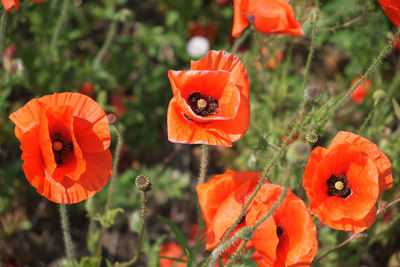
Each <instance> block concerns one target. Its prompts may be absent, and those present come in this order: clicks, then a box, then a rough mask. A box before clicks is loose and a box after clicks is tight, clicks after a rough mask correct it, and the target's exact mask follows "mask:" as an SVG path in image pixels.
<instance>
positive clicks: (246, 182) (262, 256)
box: [197, 171, 318, 266]
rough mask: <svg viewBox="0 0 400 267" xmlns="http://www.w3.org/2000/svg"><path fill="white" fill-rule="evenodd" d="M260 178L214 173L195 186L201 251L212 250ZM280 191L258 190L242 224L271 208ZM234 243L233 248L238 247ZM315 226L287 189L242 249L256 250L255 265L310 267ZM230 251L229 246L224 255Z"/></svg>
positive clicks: (275, 188) (250, 222)
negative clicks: (202, 235) (202, 229)
mask: <svg viewBox="0 0 400 267" xmlns="http://www.w3.org/2000/svg"><path fill="white" fill-rule="evenodd" d="M260 176H261V174H260V173H256V172H234V171H227V172H225V173H224V174H221V175H215V176H214V177H213V178H212V179H211V180H210V181H209V182H207V183H204V184H201V185H199V186H198V187H197V193H198V196H199V202H200V207H201V210H202V213H203V218H204V220H205V222H206V226H207V237H206V249H207V250H211V249H214V248H215V247H216V246H217V245H218V244H219V242H220V241H221V238H222V237H223V235H224V234H225V232H226V231H227V230H228V229H229V227H230V226H231V225H232V224H233V222H234V221H235V220H236V218H237V216H238V215H239V214H240V212H241V210H242V208H243V206H244V204H245V202H246V200H247V199H248V198H249V197H250V195H251V193H252V192H253V190H254V188H255V186H256V185H257V183H258V181H259V179H260ZM281 193H282V187H281V186H279V185H273V184H269V183H266V184H264V185H263V186H262V188H261V190H260V192H259V193H258V194H257V196H256V197H255V199H254V200H253V202H252V203H251V205H250V206H249V208H248V210H247V212H246V215H245V218H244V220H243V221H242V222H241V223H240V224H239V225H238V226H237V227H236V229H235V231H234V232H236V231H238V230H240V228H242V227H243V226H254V225H255V223H256V222H257V221H258V220H260V219H261V218H262V217H263V216H264V215H265V214H266V213H267V212H268V211H269V210H270V209H271V207H272V206H273V205H274V204H275V202H276V201H277V200H278V198H279V196H280V195H281ZM237 245H238V244H237ZM317 247H318V243H317V239H316V228H315V225H314V223H313V220H312V217H311V215H310V212H309V211H308V209H307V206H306V205H305V203H304V202H303V201H302V200H301V199H300V198H298V197H296V196H295V195H294V194H293V193H291V192H290V190H289V191H288V194H287V195H286V198H285V199H284V201H283V202H282V203H281V205H280V206H279V207H278V208H277V209H276V210H275V211H274V213H273V216H271V217H269V218H268V219H267V220H266V221H264V222H263V223H262V224H261V225H260V226H259V227H258V228H257V229H256V231H255V232H254V236H253V238H252V239H251V240H250V241H249V242H248V244H247V247H246V248H247V249H250V248H255V249H256V253H255V254H253V258H254V260H255V261H256V262H257V263H258V264H259V265H260V266H285V265H287V266H290V265H292V264H293V265H294V264H309V263H310V262H311V260H312V259H313V258H314V256H315V254H316V252H317ZM232 253H233V249H232V248H230V249H228V250H227V251H225V253H224V255H223V256H224V257H227V256H229V255H230V254H232Z"/></svg>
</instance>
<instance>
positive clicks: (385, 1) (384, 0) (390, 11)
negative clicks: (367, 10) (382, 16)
mask: <svg viewBox="0 0 400 267" xmlns="http://www.w3.org/2000/svg"><path fill="white" fill-rule="evenodd" d="M378 2H379V4H381V7H382V9H383V11H385V13H386V15H387V16H388V17H389V19H390V20H391V21H392V22H393V24H394V25H395V26H396V27H400V2H399V1H398V0H378Z"/></svg>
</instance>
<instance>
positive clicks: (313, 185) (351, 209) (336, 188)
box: [303, 132, 393, 232]
mask: <svg viewBox="0 0 400 267" xmlns="http://www.w3.org/2000/svg"><path fill="white" fill-rule="evenodd" d="M391 169H392V165H391V163H390V161H389V159H388V158H387V157H386V156H385V155H384V154H383V153H382V152H381V151H380V150H379V148H378V147H377V146H376V145H375V144H374V143H372V142H370V141H368V140H367V139H365V138H363V137H361V136H359V135H356V134H353V133H350V132H339V133H338V134H337V135H336V136H335V138H333V140H332V142H331V144H330V145H329V146H328V148H326V149H325V148H323V147H316V148H315V149H314V150H313V151H312V152H311V155H310V157H309V159H308V162H307V165H306V169H305V172H304V175H303V187H304V189H305V191H306V194H307V196H308V198H309V199H310V209H311V212H312V213H313V214H314V215H315V216H317V217H318V218H319V219H320V220H321V221H322V223H324V224H326V225H327V226H329V227H331V228H334V229H337V230H344V231H353V232H361V231H364V230H365V229H367V228H368V227H370V226H371V225H372V223H373V222H374V220H375V216H376V207H375V203H376V201H377V199H378V197H379V195H380V192H381V191H383V190H386V189H388V188H390V187H391V186H392V183H393V177H392V174H391Z"/></svg>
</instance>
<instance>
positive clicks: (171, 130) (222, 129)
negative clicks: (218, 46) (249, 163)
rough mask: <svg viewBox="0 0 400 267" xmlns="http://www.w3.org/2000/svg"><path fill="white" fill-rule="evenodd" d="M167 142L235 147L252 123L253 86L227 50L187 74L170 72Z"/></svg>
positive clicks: (196, 63)
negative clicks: (170, 95)
mask: <svg viewBox="0 0 400 267" xmlns="http://www.w3.org/2000/svg"><path fill="white" fill-rule="evenodd" d="M168 77H169V80H170V82H171V87H172V92H173V95H174V96H173V98H172V99H171V101H170V103H169V106H168V114H167V124H168V140H169V141H171V142H173V143H186V144H210V145H222V146H226V147H230V146H232V142H236V141H238V140H239V139H240V138H242V137H243V135H244V134H245V133H246V131H247V129H248V127H249V120H250V105H249V91H250V83H249V79H248V77H247V71H246V68H245V67H244V65H243V63H242V62H241V61H240V60H239V58H238V57H237V56H235V55H232V54H229V53H227V52H225V51H210V52H208V54H207V55H206V56H204V57H203V58H201V59H200V60H199V61H192V62H191V68H190V70H187V71H169V72H168Z"/></svg>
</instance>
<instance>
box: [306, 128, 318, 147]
mask: <svg viewBox="0 0 400 267" xmlns="http://www.w3.org/2000/svg"><path fill="white" fill-rule="evenodd" d="M306 141H307V143H309V144H310V145H313V144H315V143H316V142H317V141H318V134H317V132H316V131H314V130H312V131H310V132H308V133H307V134H306Z"/></svg>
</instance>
